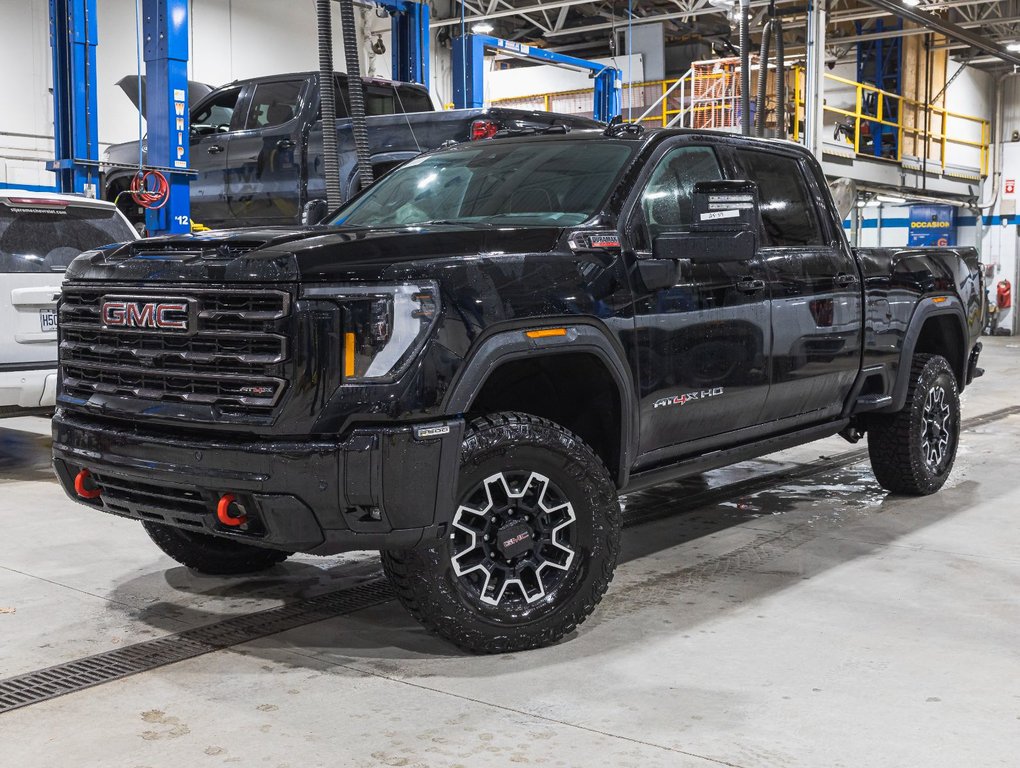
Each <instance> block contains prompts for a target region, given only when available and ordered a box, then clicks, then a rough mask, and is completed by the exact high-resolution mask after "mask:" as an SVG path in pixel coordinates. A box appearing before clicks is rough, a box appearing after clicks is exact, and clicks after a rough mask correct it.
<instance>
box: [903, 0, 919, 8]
mask: <svg viewBox="0 0 1020 768" xmlns="http://www.w3.org/2000/svg"><path fill="white" fill-rule="evenodd" d="M903 4H904V5H909V6H910V7H911V8H913V7H914V6H915V5H920V4H921V0H903Z"/></svg>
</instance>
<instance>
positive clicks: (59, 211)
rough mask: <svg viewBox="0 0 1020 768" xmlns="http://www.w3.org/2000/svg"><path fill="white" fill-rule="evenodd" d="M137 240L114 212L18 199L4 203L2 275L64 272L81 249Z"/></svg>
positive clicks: (1, 211)
mask: <svg viewBox="0 0 1020 768" xmlns="http://www.w3.org/2000/svg"><path fill="white" fill-rule="evenodd" d="M134 239H135V233H134V231H133V230H132V229H131V226H130V225H129V224H128V223H127V222H126V221H125V220H124V218H123V217H122V216H121V215H120V214H118V213H117V211H116V209H114V208H108V207H105V206H104V207H102V208H100V207H98V206H95V207H94V206H84V205H67V204H65V203H58V202H54V201H50V200H25V201H23V202H18V201H17V198H11V199H8V200H5V201H3V202H2V203H0V273H3V272H7V273H10V272H62V271H63V270H64V269H65V268H66V267H67V265H68V264H70V263H71V261H72V260H73V259H74V257H75V256H77V255H78V254H80V253H81V252H82V251H88V250H90V249H92V248H98V247H99V246H101V245H107V244H108V243H119V242H124V241H125V240H134Z"/></svg>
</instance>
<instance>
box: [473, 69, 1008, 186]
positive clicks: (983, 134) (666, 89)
mask: <svg viewBox="0 0 1020 768" xmlns="http://www.w3.org/2000/svg"><path fill="white" fill-rule="evenodd" d="M791 69H792V71H793V87H792V89H791V90H792V94H791V96H792V102H793V103H792V105H791V106H792V110H791V112H792V115H791V123H792V124H791V134H790V138H791V139H793V141H796V142H800V141H802V140H803V135H804V109H805V103H804V81H805V77H804V68H803V67H801V66H794V67H792V68H791ZM689 74H690V73H688V76H689ZM717 76H718V77H724V76H725V75H724V73H718V75H717ZM824 77H825V79H826V80H828V81H831V82H833V83H839V84H840V85H842V86H846V87H849V88H853V89H854V94H853V98H852V101H853V108H852V109H846V108H843V107H837V106H830V105H829V104H828V103H826V104H825V106H824V107H823V109H824V111H825V112H826V113H828V114H831V115H840V116H842V117H846V118H850V119H852V120H853V142H852V144H848V149H849V148H850V146H852V147H853V152H854V154H856V155H860V156H862V157H874V154H873V153H870V152H868V151H867V150H866V148H865V151H861V149H862V147H861V143H862V142H861V126H862V124H864V123H870V124H879V125H883V126H886V127H888V128H893V129H895V130H896V132H897V141H896V157H895V158H894V159H895V161H896V162H899V163H902V162H903V143H904V141H903V140H904V137H912V138H914V139H915V140H916V141H917V142H925V141H927V143H928V144H933V143H934V144H938V146H939V159H938V163H937V165H938V166H941V169H943V170H944V169H945V168H946V160H947V153H948V152H950V151H951V149H952V147H953V146H959V147H968V148H970V149H974V150H977V152H978V156H979V158H980V162H979V165H980V173H981V175H982V176H986V175H987V174H988V159H989V143H990V138H991V130H990V122H989V121H988V120H986V119H985V118H982V117H977V116H974V115H966V114H962V113H959V112H954V111H952V110H949V109H947V108H945V107H941V106H939V105H937V104H930V105H927V106H925V104H924V103H923V102H919V101H916V100H914V99H910V98H907V97H906V96H902V95H900V94H897V93H892V92H889V91H884V90H882V89H881V88H878V87H876V86H874V85H870V84H868V83H859V82H857V81H855V80H848V79H846V78H843V77H839V76H838V75H833V74H830V73H825V75H824ZM677 85H683V86H685V87H681V88H679V89H677V88H676V86H677ZM623 88H624V90H623V94H622V99H621V103H622V104H623V109H624V114H625V115H627V112H628V106H629V105H631V104H632V105H633V109H632V111H633V112H634V113H636V116H635V119H640V120H641V121H642V122H645V123H652V124H655V125H661V126H662V127H666V126H668V125H670V124H676V125H677V127H688V126H690V125H693V119H694V117H695V116H696V115H699V114H703V113H705V112H708V111H711V110H723V111H725V110H732V112H733V114H734V115H735V114H736V106H737V99H735V98H734V99H715V100H714V101H718V102H720V103H714V102H713V100H711V99H709V100H704V99H702V100H700V101H699V100H698V99H697V98H695V97H694V95H693V94H692V88H691V87H689V85H686V84H682V83H681V82H680V80H652V81H648V82H642V83H633V84H629V83H626V84H624V86H623ZM865 94H873V95H874V98H875V103H874V109H873V110H870V109H869V110H865ZM593 98H594V94H593V91H592V89H591V88H587V89H582V90H575V91H558V92H553V93H540V94H534V95H531V96H521V97H514V98H505V99H494V100H493V101H492V104H493V105H494V106H495V105H500V106H516V107H521V108H527V109H544V110H545V111H556V112H573V113H581V114H584V113H587V114H591V105H592V100H593ZM656 102H657V103H656ZM723 102H725V103H723ZM730 102H732V103H730ZM891 102H895V104H896V108H895V109H891V108H890V103H891ZM908 108H913V109H915V110H916V113H917V116H918V119H919V122H921V123H923V125H917V126H910V125H905V124H904V113H905V112H906V111H907V109H908ZM890 114H893V115H895V117H894V118H890ZM678 116H679V119H678ZM685 118H689V119H685ZM950 121H957V122H962V123H963V124H964V125H965V126H969V127H970V131H969V132H970V133H977V134H979V136H980V137H979V138H968V137H966V135H961V134H966V133H967V132H968V131H966V130H964V131H962V132H961V133H960V134H958V133H957V132H955V131H953V130H951V126H950ZM933 122H937V123H938V124H939V126H938V128H939V129H938V130H933ZM922 154H923V150H922ZM891 159H892V158H891ZM932 163H933V164H934V161H932Z"/></svg>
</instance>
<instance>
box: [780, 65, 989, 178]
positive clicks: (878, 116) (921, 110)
mask: <svg viewBox="0 0 1020 768" xmlns="http://www.w3.org/2000/svg"><path fill="white" fill-rule="evenodd" d="M800 71H801V69H800V68H799V67H798V68H797V72H798V82H803V78H802V77H800ZM824 76H825V79H826V80H830V81H832V82H835V83H840V84H841V85H844V86H849V87H851V88H853V89H854V108H853V110H849V109H843V108H840V107H834V106H830V105H829V104H825V105H824V107H823V109H824V110H825V112H827V113H829V114H834V115H841V116H843V117H848V118H851V119H852V120H853V143H852V146H853V149H854V153H855V154H858V155H864V156H872V155H871V154H870V153H867V152H862V151H861V125H862V124H863V123H870V124H878V125H884V126H886V127H888V128H894V129H895V130H896V132H897V138H896V157H895V160H896V162H899V163H902V162H903V143H904V142H903V140H904V137H907V136H909V137H912V138H913V139H914V140H915V141H917V142H924V144H925V148H924V154H927V146H928V145H929V144H932V143H935V144H938V145H939V160H938V164H939V165H940V166H941V167H942V168H943V169H945V168H946V153H947V150H949V149H950V147H951V146H952V145H955V146H961V147H970V148H971V149H976V150H978V156H979V159H980V160H979V167H980V172H981V175H982V176H986V175H988V154H989V153H988V145H989V142H988V137H989V135H990V132H989V126H990V122H989V121H988V120H986V119H984V118H982V117H976V116H975V115H965V114H962V113H960V112H954V111H952V110H950V109H946V108H945V107H942V106H939V105H938V104H928V105H925V104H924V102H921V101H917V100H916V99H911V98H907V97H906V96H901V95H900V94H898V93H891V92H890V91H884V90H882V89H881V88H878V87H877V86H874V85H871V84H869V83H859V82H857V81H856V80H848V79H846V78H844V77H839V76H838V75H833V74H829V73H825V75H824ZM867 93H870V94H873V95H874V97H875V102H874V111H873V112H872V111H870V110H869V111H867V112H865V111H864V108H863V105H864V98H865V94H867ZM889 102H893V103H895V104H896V108H895V109H890V108H889ZM802 106H803V94H802V93H801V89H800V88H798V89H797V108H798V109H797V112H796V114H797V115H798V116H799V114H800V108H802ZM907 108H913V109H914V110H915V111H916V116H917V118H918V121H919V122H922V123H923V125H920V126H909V125H905V124H904V114H905V113H906V111H907ZM890 112H892V113H894V114H895V117H894V118H893V119H890V117H889V113H890ZM933 117H937V119H938V123H939V129H938V130H933V127H932V122H933V120H932V118H933ZM950 120H958V121H962V122H963V123H964V124H967V125H970V126H972V127H973V128H976V129H977V132H978V133H979V135H980V138H979V139H977V140H974V139H968V138H963V137H960V136H954V135H950V133H949V130H948V129H949V122H950ZM797 135H798V132H797V129H796V128H795V130H794V136H795V140H796V137H797Z"/></svg>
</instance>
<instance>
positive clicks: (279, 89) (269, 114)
mask: <svg viewBox="0 0 1020 768" xmlns="http://www.w3.org/2000/svg"><path fill="white" fill-rule="evenodd" d="M304 83H305V81H304V80H280V81H278V82H272V83H258V84H257V85H256V86H255V91H254V93H252V96H251V99H250V101H249V104H248V119H247V120H246V121H245V124H244V127H245V129H246V130H253V129H262V128H274V127H276V126H278V125H284V124H285V123H289V122H290V121H291V120H293V119H294V118H295V117H297V115H298V111H299V108H300V106H301V88H302V86H304Z"/></svg>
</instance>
